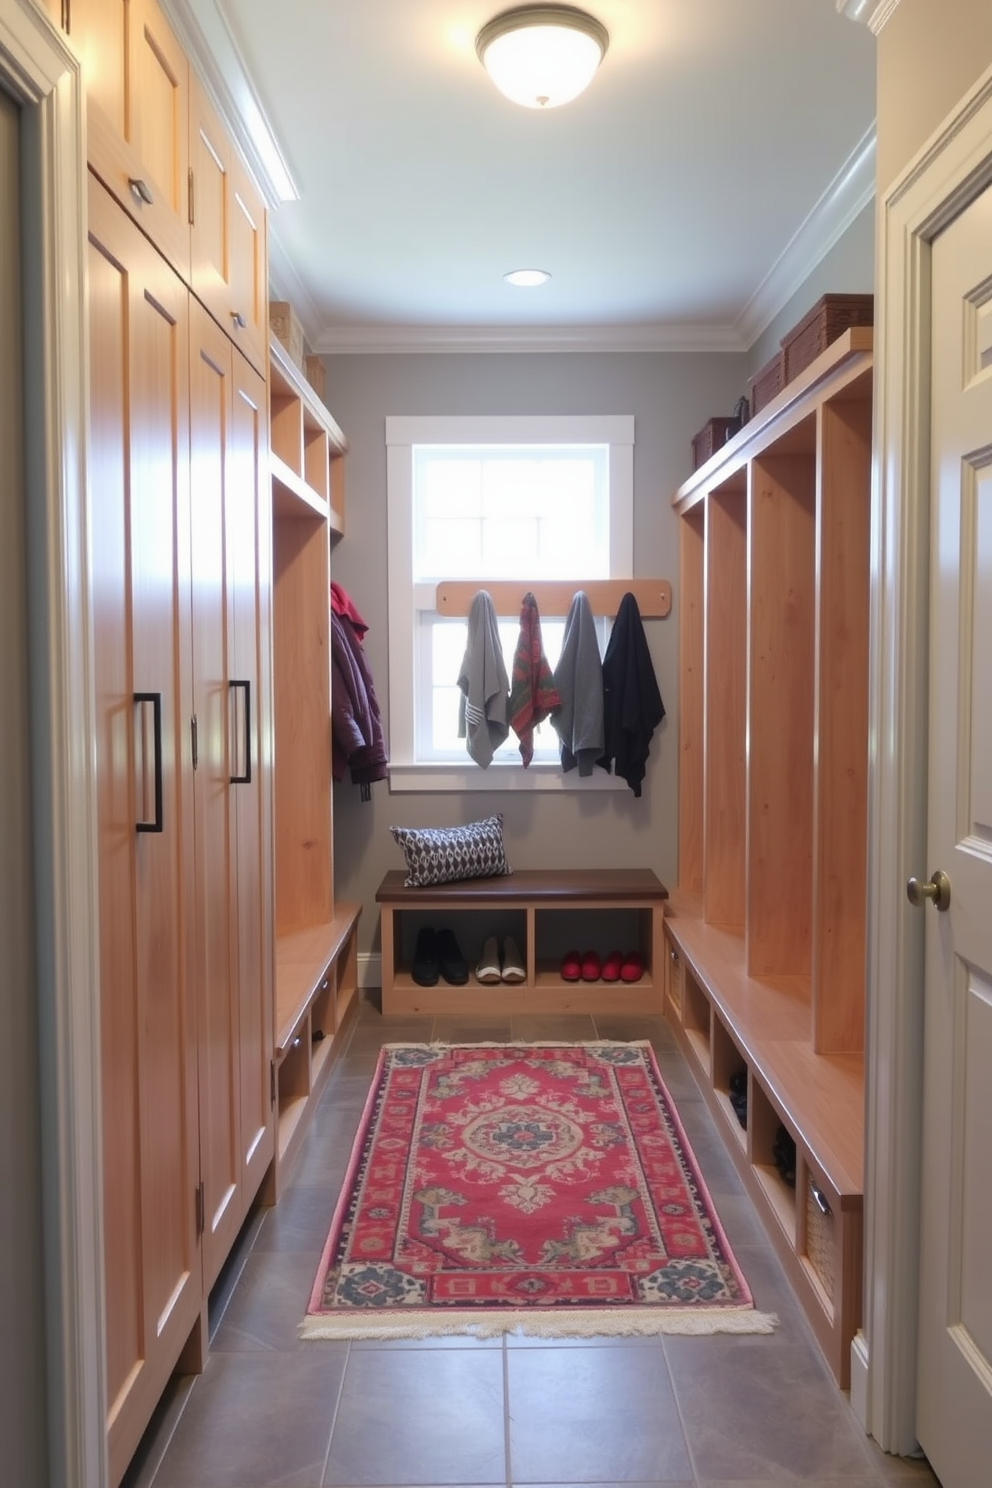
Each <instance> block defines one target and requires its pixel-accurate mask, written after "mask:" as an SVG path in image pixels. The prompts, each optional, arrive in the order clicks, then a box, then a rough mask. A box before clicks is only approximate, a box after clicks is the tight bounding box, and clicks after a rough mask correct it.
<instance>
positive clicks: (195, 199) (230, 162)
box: [45, 0, 268, 377]
mask: <svg viewBox="0 0 992 1488" xmlns="http://www.w3.org/2000/svg"><path fill="white" fill-rule="evenodd" d="M45 3H46V8H47V9H48V10H49V13H50V14H51V16H52V19H53V20H54V21H55V23H56V24H57V25H61V26H62V28H63V29H64V30H65V31H66V32H67V33H68V36H69V39H70V42H71V44H72V47H73V49H74V51H75V52H76V54H77V56H78V57H79V60H80V65H81V67H82V71H83V78H84V81H85V84H86V100H87V156H88V160H89V165H90V168H91V170H93V171H94V173H95V174H96V175H97V176H98V177H99V178H100V180H101V181H103V183H104V185H105V186H106V187H107V189H108V190H109V191H110V192H111V193H112V194H113V195H114V196H115V197H116V198H117V200H118V202H119V203H120V204H121V206H122V207H123V208H124V210H125V211H126V212H128V213H129V215H130V216H131V217H132V218H133V219H134V221H135V222H136V223H137V224H138V226H139V227H140V228H141V229H142V231H143V232H144V233H145V234H146V235H147V236H148V237H149V238H150V240H151V241H152V242H153V243H154V244H155V246H156V247H157V248H158V249H159V251H160V252H161V253H162V254H163V255H164V256H165V258H166V259H167V260H168V261H169V263H170V264H171V265H172V267H173V268H174V269H175V270H176V272H177V273H178V274H179V275H180V277H181V278H182V279H183V280H184V281H185V282H186V283H187V284H189V285H190V287H191V288H192V289H193V292H194V293H195V294H196V296H197V298H198V299H199V300H200V301H201V303H202V304H203V305H205V306H206V308H207V309H208V310H209V311H210V314H211V315H212V316H213V317H214V319H215V320H216V322H217V324H218V325H219V326H220V327H221V329H222V330H223V331H225V332H226V334H227V335H228V336H229V337H230V339H231V341H232V342H233V344H234V345H235V346H237V347H238V349H239V350H240V351H241V352H242V353H243V354H244V355H245V356H246V357H247V359H248V360H249V362H251V364H252V366H253V367H254V368H255V369H256V371H258V372H259V373H260V374H261V375H262V376H263V377H264V376H265V371H266V356H267V347H268V261H267V249H266V243H267V239H266V212H265V204H264V202H263V200H262V198H261V196H260V195H259V193H258V191H257V190H256V188H255V185H254V183H253V181H252V179H251V177H250V175H249V174H248V171H247V170H246V169H245V166H244V164H243V162H242V160H241V157H240V156H239V154H238V152H237V150H236V149H235V147H234V144H233V141H232V140H231V137H230V134H229V133H228V131H227V129H226V128H225V126H224V125H223V124H222V123H221V121H220V119H219V118H218V116H217V114H216V111H215V110H214V108H213V107H212V105H211V103H210V100H209V99H208V97H207V94H206V91H205V89H204V87H203V84H202V83H201V81H200V80H199V78H198V77H197V75H196V73H195V72H194V71H193V69H192V68H190V66H189V64H188V61H187V59H186V56H185V53H184V52H183V50H182V47H181V45H180V43H179V41H178V39H177V37H176V35H175V33H174V32H173V31H172V29H171V27H170V26H169V23H168V21H167V20H166V18H165V16H164V14H163V13H162V11H161V10H160V9H159V7H158V5H157V4H156V0H45Z"/></svg>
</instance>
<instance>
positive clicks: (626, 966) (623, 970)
mask: <svg viewBox="0 0 992 1488" xmlns="http://www.w3.org/2000/svg"><path fill="white" fill-rule="evenodd" d="M643 972H644V963H643V961H642V960H641V957H640V954H639V952H637V951H631V953H630V955H629V956H624V958H623V965H622V966H621V967H620V977H621V980H622V981H625V982H639V981H640V980H641V976H642V974H643Z"/></svg>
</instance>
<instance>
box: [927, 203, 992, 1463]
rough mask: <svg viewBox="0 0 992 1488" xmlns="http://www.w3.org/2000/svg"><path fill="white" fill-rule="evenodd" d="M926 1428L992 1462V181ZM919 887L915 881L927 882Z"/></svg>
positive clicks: (948, 254) (958, 351) (966, 573)
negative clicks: (920, 883)
mask: <svg viewBox="0 0 992 1488" xmlns="http://www.w3.org/2000/svg"><path fill="white" fill-rule="evenodd" d="M932 268H933V279H932V311H931V313H932V347H933V352H932V358H933V359H932V372H933V378H932V411H931V416H932V427H931V469H932V477H933V482H932V510H931V554H930V565H931V566H930V586H931V588H930V594H931V601H930V602H931V613H930V624H931V653H930V748H929V794H928V859H927V862H926V864H925V865H923V864H920V865H919V868H918V870H917V871H918V873H919V876H920V878H921V880H923V882H924V883H927V882H928V881H929V880H930V878H931V876H932V875H933V874H934V873H935V871H937V870H942V871H943V872H944V873H946V875H947V878H948V881H949V888H950V903H949V906H948V907H947V909H946V910H944V911H942V910H941V909H940V908H939V907H938V906H937V904H936V903H935V902H934V901H933V899H932V898H931V899H930V901H929V902H928V903H926V905H925V907H924V906H922V905H921V912H922V913H925V914H926V917H927V926H926V1017H925V1032H924V1037H925V1045H924V1048H925V1053H924V1066H925V1068H924V1105H923V1196H922V1216H921V1273H920V1346H919V1368H918V1392H917V1432H918V1435H919V1439H920V1443H921V1445H922V1447H923V1449H924V1451H925V1452H926V1454H927V1456H928V1457H929V1459H930V1461H931V1463H932V1464H933V1468H934V1471H935V1472H936V1473H937V1476H938V1477H939V1478H940V1481H941V1483H942V1484H943V1488H975V1485H977V1484H978V1483H985V1482H988V1481H989V1474H990V1473H992V1468H990V1463H992V187H989V188H987V189H986V190H985V191H984V192H983V193H982V194H981V195H980V196H978V197H977V198H975V199H974V200H973V201H972V202H971V204H970V205H969V206H967V207H966V208H965V209H964V210H963V211H962V212H961V213H960V215H959V216H958V217H957V218H955V219H954V221H953V222H952V223H951V224H950V225H949V226H948V227H947V228H946V229H945V230H944V231H943V232H942V233H941V234H940V235H939V236H938V237H937V238H936V240H935V241H934V244H933V260H932ZM911 897H912V894H911Z"/></svg>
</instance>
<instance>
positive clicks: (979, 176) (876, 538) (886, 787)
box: [854, 68, 992, 1454]
mask: <svg viewBox="0 0 992 1488" xmlns="http://www.w3.org/2000/svg"><path fill="white" fill-rule="evenodd" d="M990 182H992V68H990V69H989V71H988V72H986V73H985V75H984V76H983V77H982V78H981V79H980V80H979V82H978V83H977V84H976V85H975V86H974V88H972V89H971V90H970V92H969V93H967V94H966V95H965V97H964V98H963V99H962V100H961V102H960V103H959V104H958V106H957V107H956V108H955V109H954V111H953V112H952V114H951V115H950V117H949V118H948V119H947V120H946V121H945V122H944V124H943V125H942V127H941V128H940V129H939V130H938V132H937V133H936V134H935V135H934V137H933V138H932V139H931V140H930V142H929V143H928V144H927V145H926V146H925V147H924V149H923V150H922V151H921V152H920V153H919V154H918V155H917V156H916V158H915V159H914V160H913V161H912V162H911V163H910V165H909V166H908V167H907V168H906V170H905V171H904V172H903V173H902V175H901V176H900V177H899V179H898V180H897V181H896V182H895V184H894V185H893V186H892V187H891V189H890V190H889V191H888V192H887V194H886V196H885V199H884V201H882V202H881V203H880V205H879V209H878V219H877V228H878V248H877V252H876V289H877V293H876V314H875V326H876V331H875V337H876V384H875V441H874V447H875V469H874V479H873V484H874V499H873V503H872V657H871V668H872V675H871V720H870V731H869V736H870V740H871V768H870V813H869V874H868V900H869V902H868V924H869V930H868V986H869V1002H868V1061H867V1068H868V1082H867V1112H866V1117H867V1151H866V1186H865V1203H866V1215H865V1217H866V1236H865V1243H866V1254H865V1318H864V1326H865V1339H861V1338H859V1339H856V1340H855V1345H854V1359H855V1364H856V1373H857V1372H860V1373H861V1374H862V1377H863V1378H864V1377H865V1373H864V1372H865V1370H867V1374H866V1379H865V1397H864V1402H863V1404H864V1414H865V1423H864V1424H865V1426H866V1427H867V1429H868V1431H869V1432H870V1433H871V1435H872V1436H873V1437H875V1439H876V1440H877V1441H878V1443H879V1445H880V1446H881V1447H883V1448H884V1449H885V1450H886V1451H889V1452H897V1453H902V1454H906V1453H910V1452H912V1451H913V1450H914V1448H915V1446H916V1433H915V1416H916V1355H917V1309H918V1298H919V1285H920V1282H919V1245H918V1238H917V1236H918V1223H919V1207H920V1123H921V1107H922V1098H923V1070H922V1057H923V982H924V950H923V940H924V922H923V916H922V915H921V914H920V913H919V912H918V911H917V910H913V909H912V908H911V907H910V905H909V902H908V900H907V898H906V889H905V885H906V880H907V879H908V878H909V877H910V875H912V874H916V875H921V874H922V875H924V876H926V874H927V873H928V869H927V865H926V840H927V838H926V825H927V702H928V691H927V669H928V656H929V599H928V595H929V550H930V440H929V425H930V346H929V336H928V328H929V318H930V243H931V242H932V240H933V238H934V237H935V236H936V234H937V233H938V232H939V231H940V230H941V228H942V227H943V226H945V225H946V224H947V223H948V222H949V221H950V220H951V219H952V218H953V217H955V216H956V215H957V214H958V212H959V211H960V210H961V209H962V207H963V206H964V205H965V204H966V203H967V202H969V201H970V200H971V199H972V197H974V196H977V195H978V193H979V192H980V191H982V190H983V189H984V187H985V186H987V185H988V184H989V183H990Z"/></svg>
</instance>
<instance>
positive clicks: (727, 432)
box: [692, 414, 741, 470]
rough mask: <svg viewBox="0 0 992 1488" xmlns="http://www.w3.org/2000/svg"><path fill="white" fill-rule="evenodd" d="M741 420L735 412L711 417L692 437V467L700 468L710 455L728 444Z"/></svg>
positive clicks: (738, 427)
mask: <svg viewBox="0 0 992 1488" xmlns="http://www.w3.org/2000/svg"><path fill="white" fill-rule="evenodd" d="M740 427H741V421H740V419H739V418H737V416H736V415H735V414H731V415H729V416H728V417H727V418H711V419H709V420H708V421H707V422H706V423H705V424H704V425H703V427H702V428H701V429H700V431H699V433H698V434H694V435H693V439H692V468H693V470H698V469H699V467H700V465H705V464H706V461H707V460H708V459H709V457H710V455H712V454H714V453H715V452H716V451H717V450H718V449H720V448H722V446H723V445H725V444H726V442H727V440H728V439H731V438H733V436H734V435H735V434H736V433H737V432H738V430H739V429H740Z"/></svg>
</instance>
